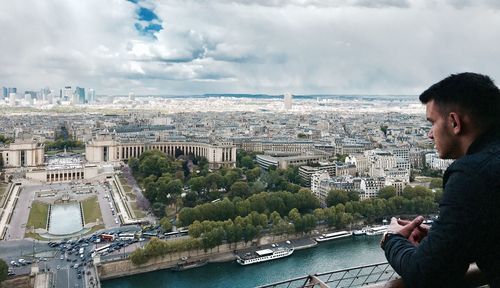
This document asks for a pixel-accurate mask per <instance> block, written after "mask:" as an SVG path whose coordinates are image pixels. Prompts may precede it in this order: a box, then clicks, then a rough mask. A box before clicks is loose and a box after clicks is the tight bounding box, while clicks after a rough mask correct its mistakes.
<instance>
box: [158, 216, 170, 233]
mask: <svg viewBox="0 0 500 288" xmlns="http://www.w3.org/2000/svg"><path fill="white" fill-rule="evenodd" d="M160 225H161V228H162V229H163V231H165V232H169V231H171V230H172V223H170V219H168V218H167V217H163V218H161V220H160Z"/></svg>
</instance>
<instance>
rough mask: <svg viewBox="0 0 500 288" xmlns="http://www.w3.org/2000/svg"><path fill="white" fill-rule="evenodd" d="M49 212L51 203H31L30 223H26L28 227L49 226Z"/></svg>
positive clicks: (43, 227)
mask: <svg viewBox="0 0 500 288" xmlns="http://www.w3.org/2000/svg"><path fill="white" fill-rule="evenodd" d="M48 213H49V204H46V203H43V202H39V201H34V202H33V203H32V204H31V210H30V216H29V218H28V223H27V224H26V229H31V227H34V228H35V229H36V228H42V229H45V228H47V217H48Z"/></svg>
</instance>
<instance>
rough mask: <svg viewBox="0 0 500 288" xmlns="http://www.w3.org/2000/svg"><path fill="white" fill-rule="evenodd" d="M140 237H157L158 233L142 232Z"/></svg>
mask: <svg viewBox="0 0 500 288" xmlns="http://www.w3.org/2000/svg"><path fill="white" fill-rule="evenodd" d="M142 236H144V237H146V238H151V237H157V236H158V232H142Z"/></svg>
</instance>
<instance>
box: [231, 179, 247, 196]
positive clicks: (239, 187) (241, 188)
mask: <svg viewBox="0 0 500 288" xmlns="http://www.w3.org/2000/svg"><path fill="white" fill-rule="evenodd" d="M229 191H230V192H231V195H233V196H240V197H242V198H246V197H247V196H248V194H249V192H250V188H249V187H248V184H247V183H246V182H242V181H238V182H235V183H234V184H233V185H231V188H229Z"/></svg>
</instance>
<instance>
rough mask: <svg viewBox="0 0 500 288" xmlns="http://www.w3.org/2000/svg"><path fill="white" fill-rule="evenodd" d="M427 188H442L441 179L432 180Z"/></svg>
mask: <svg viewBox="0 0 500 288" xmlns="http://www.w3.org/2000/svg"><path fill="white" fill-rule="evenodd" d="M429 188H431V189H435V188H443V178H433V179H432V180H431V183H430V184H429Z"/></svg>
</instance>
